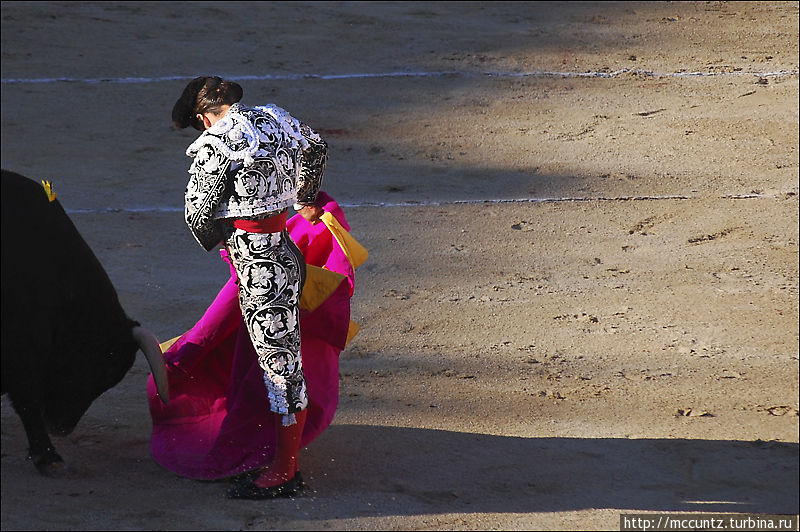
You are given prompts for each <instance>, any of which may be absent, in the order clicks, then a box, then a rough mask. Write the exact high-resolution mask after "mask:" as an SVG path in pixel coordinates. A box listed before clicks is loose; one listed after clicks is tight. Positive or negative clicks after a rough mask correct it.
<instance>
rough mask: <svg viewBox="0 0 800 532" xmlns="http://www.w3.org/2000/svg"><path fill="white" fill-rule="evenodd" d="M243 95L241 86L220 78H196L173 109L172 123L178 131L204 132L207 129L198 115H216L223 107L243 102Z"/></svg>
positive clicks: (187, 86)
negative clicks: (187, 128) (188, 128)
mask: <svg viewBox="0 0 800 532" xmlns="http://www.w3.org/2000/svg"><path fill="white" fill-rule="evenodd" d="M243 93H244V91H243V90H242V87H241V85H239V84H238V83H236V82H234V81H225V80H223V79H222V78H220V77H219V76H200V77H197V78H194V79H193V80H192V81H190V82H189V84H188V85H186V88H185V89H183V94H181V97H180V98H178V101H177V102H175V105H174V106H173V108H172V123H173V124H175V127H177V128H178V129H184V128H186V127H189V126H192V127H193V128H195V129H196V130H198V131H203V130H204V129H205V128H204V127H203V122H202V120H200V119H198V118H197V115H198V114H203V113H209V112H210V113H216V112H218V111H219V109H220V108H221V107H222V106H223V105H233V104H234V103H236V102H238V101H239V100H241V99H242V94H243Z"/></svg>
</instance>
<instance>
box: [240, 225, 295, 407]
mask: <svg viewBox="0 0 800 532" xmlns="http://www.w3.org/2000/svg"><path fill="white" fill-rule="evenodd" d="M227 232H228V233H229V236H228V237H227V239H226V244H227V246H228V250H229V251H230V256H231V260H232V261H233V264H234V267H235V268H236V273H237V275H238V276H239V304H240V306H241V309H242V316H244V320H245V324H246V325H247V329H248V331H249V332H250V338H251V340H252V341H253V347H255V350H256V354H257V356H258V363H259V365H260V366H261V368H262V369H263V370H264V382H265V384H266V386H267V392H268V394H269V401H270V409H271V410H272V411H273V412H276V413H278V414H283V415H284V416H288V415H290V414H293V413H295V412H298V411H300V410H303V409H305V408H306V407H307V406H308V393H307V391H306V383H305V378H304V376H303V364H302V360H301V358H300V322H299V310H298V302H299V300H300V288H301V279H302V270H303V267H304V266H305V264H304V263H303V264H301V263H300V260H299V258H298V254H299V251H297V252H294V251H293V250H292V249H291V247H290V246H294V243H293V242H292V241H291V238H290V237H289V235H288V233H287V232H286V231H284V232H282V233H248V232H246V231H242V230H241V229H232V228H231V229H229V230H228V231H227Z"/></svg>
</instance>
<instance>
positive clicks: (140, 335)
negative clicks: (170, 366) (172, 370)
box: [131, 326, 169, 405]
mask: <svg viewBox="0 0 800 532" xmlns="http://www.w3.org/2000/svg"><path fill="white" fill-rule="evenodd" d="M131 334H133V338H134V339H135V340H136V343H137V344H139V348H140V349H141V350H142V353H144V356H145V358H147V363H148V364H150V371H152V372H153V380H154V381H155V382H156V389H157V390H158V396H159V397H160V398H161V401H162V402H163V403H164V404H165V405H166V404H169V381H168V380H167V366H166V364H164V355H163V354H162V353H161V346H159V345H158V340H157V339H156V336H155V335H154V334H153V333H151V332H150V331H148V330H147V329H145V328H144V327H139V326H136V327H133V328H132V329H131Z"/></svg>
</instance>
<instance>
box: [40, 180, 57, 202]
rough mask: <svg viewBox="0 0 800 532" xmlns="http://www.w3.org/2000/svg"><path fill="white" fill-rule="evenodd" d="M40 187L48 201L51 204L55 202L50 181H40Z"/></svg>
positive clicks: (54, 194)
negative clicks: (42, 188)
mask: <svg viewBox="0 0 800 532" xmlns="http://www.w3.org/2000/svg"><path fill="white" fill-rule="evenodd" d="M42 186H43V187H44V191H45V193H46V194H47V199H48V200H50V202H51V203H52V202H53V201H55V199H56V193H55V191H53V185H52V184H51V183H50V181H44V180H42Z"/></svg>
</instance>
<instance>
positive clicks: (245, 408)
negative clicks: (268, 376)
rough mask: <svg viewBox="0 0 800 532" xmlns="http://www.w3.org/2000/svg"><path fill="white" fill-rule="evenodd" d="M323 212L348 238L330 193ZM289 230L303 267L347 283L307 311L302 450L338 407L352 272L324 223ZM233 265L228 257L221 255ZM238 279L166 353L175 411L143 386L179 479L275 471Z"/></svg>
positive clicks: (157, 447) (301, 222)
mask: <svg viewBox="0 0 800 532" xmlns="http://www.w3.org/2000/svg"><path fill="white" fill-rule="evenodd" d="M317 204H318V205H319V206H321V207H322V208H323V209H324V210H325V211H326V212H330V213H331V214H332V215H333V216H334V217H336V219H337V220H338V221H339V223H340V224H341V225H342V226H343V227H344V228H345V229H347V230H349V229H350V227H349V226H348V225H347V222H346V221H345V217H344V213H343V212H342V210H341V208H339V206H338V204H337V203H336V202H335V201H334V200H333V199H332V198H331V197H330V196H328V195H327V194H325V193H324V192H320V193H319V195H318V200H317ZM287 228H288V229H289V232H290V234H291V236H292V239H293V240H294V241H295V242H296V243H297V245H298V247H299V248H300V250H301V251H302V252H303V255H304V256H305V257H306V262H307V263H308V264H311V265H314V266H320V267H325V268H326V269H328V270H331V271H334V272H337V273H341V274H343V275H345V276H346V278H347V279H346V282H342V283H341V284H340V285H339V286H338V288H337V289H336V290H335V291H334V292H333V294H332V295H330V296H329V297H328V298H327V299H325V301H324V302H323V303H322V304H321V305H320V306H319V307H317V308H316V309H315V310H314V311H313V312H308V311H304V310H301V313H300V331H301V354H302V360H303V371H304V374H305V378H306V384H307V388H308V396H309V406H308V415H307V418H306V423H305V427H304V429H303V435H302V439H301V446H306V445H308V444H309V443H311V441H313V440H314V439H315V438H316V437H317V436H319V435H320V434H321V433H322V431H323V430H325V429H326V428H327V427H328V425H330V423H331V421H332V420H333V417H334V414H335V413H336V407H337V405H338V400H339V353H340V352H341V350H342V349H343V348H344V346H345V343H346V340H347V332H348V327H349V324H350V296H351V295H352V292H353V287H354V273H353V267H352V265H351V264H350V262H349V260H348V259H347V256H345V254H344V253H343V251H342V249H341V247H340V246H339V245H338V243H337V241H336V239H335V238H333V237H332V235H331V233H330V231H329V230H328V228H327V227H326V225H325V224H323V223H318V224H317V225H311V224H310V223H309V222H307V221H306V220H305V219H304V218H303V217H302V216H300V215H295V216H294V217H292V218H291V219H290V220H289V221H288V223H287ZM220 253H221V254H222V255H223V259H224V260H225V261H226V262H228V263H229V264H230V262H229V260H228V258H227V255H226V253H225V251H224V250H221V252H220ZM236 282H237V278H236V272H235V270H234V269H233V267H231V278H230V279H229V280H228V282H227V283H226V284H225V286H223V287H222V290H220V292H219V294H218V295H217V297H216V299H215V300H214V302H213V303H212V304H211V306H210V307H209V308H208V310H206V312H205V314H204V315H203V317H202V318H200V321H198V322H197V324H196V325H195V326H194V327H192V328H191V329H190V330H189V331H187V332H186V333H184V334H183V335H182V336H181V337H180V338H179V339H178V340H177V341H175V343H174V344H172V345H171V346H170V348H169V349H168V350H167V351H166V352H165V353H164V358H165V359H166V362H167V374H168V376H169V386H170V403H169V406H165V405H164V404H163V403H162V402H161V400H160V399H159V398H158V395H157V393H156V389H155V384H154V382H153V378H152V375H151V376H150V378H149V380H148V383H147V396H148V403H149V405H150V414H151V416H152V418H153V434H152V438H151V442H150V448H151V452H152V455H153V458H154V459H155V460H156V462H158V463H159V464H160V465H162V466H163V467H165V468H166V469H168V470H170V471H173V472H175V473H177V474H179V475H181V476H185V477H190V478H198V479H217V478H224V477H229V476H232V475H236V474H239V473H243V472H245V471H250V470H252V469H256V468H259V467H264V466H267V465H269V463H270V462H271V461H272V456H273V454H274V450H275V422H274V417H273V416H274V415H275V414H272V413H271V412H270V409H269V401H268V399H267V391H266V387H265V385H264V381H263V370H262V369H261V367H260V366H259V365H258V362H257V359H256V353H255V350H254V349H253V345H252V343H251V342H250V337H249V335H248V332H247V329H246V327H245V326H244V322H243V321H242V314H241V311H240V310H239V300H238V287H237V284H236Z"/></svg>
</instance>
